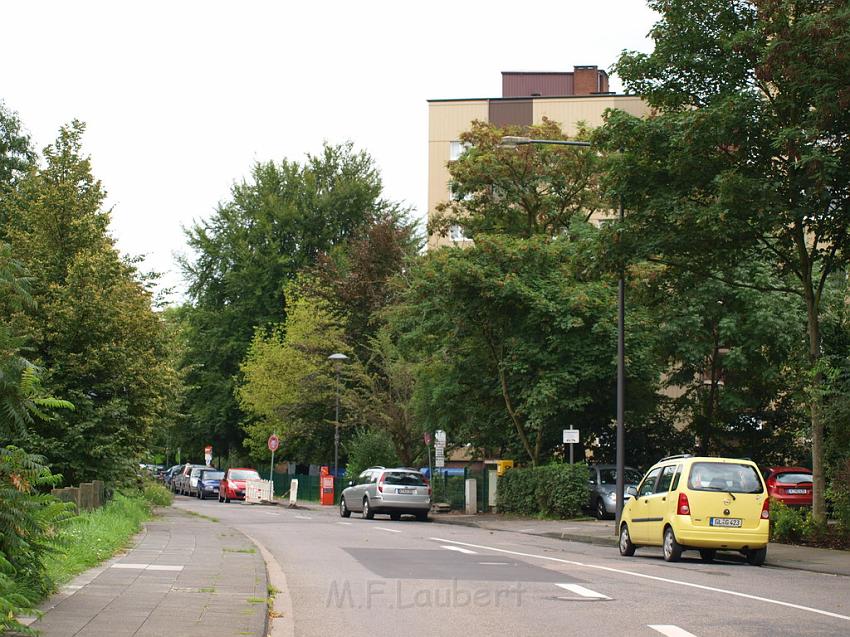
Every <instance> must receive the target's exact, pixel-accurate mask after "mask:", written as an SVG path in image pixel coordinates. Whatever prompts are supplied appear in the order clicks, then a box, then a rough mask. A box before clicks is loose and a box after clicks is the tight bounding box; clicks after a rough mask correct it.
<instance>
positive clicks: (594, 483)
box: [587, 464, 643, 520]
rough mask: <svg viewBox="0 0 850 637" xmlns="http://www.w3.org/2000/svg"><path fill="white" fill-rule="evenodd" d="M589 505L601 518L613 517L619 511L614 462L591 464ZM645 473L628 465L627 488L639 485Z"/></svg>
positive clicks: (626, 474) (626, 473)
mask: <svg viewBox="0 0 850 637" xmlns="http://www.w3.org/2000/svg"><path fill="white" fill-rule="evenodd" d="M589 468H590V479H589V489H588V492H589V494H590V497H589V498H588V501H587V505H588V507H589V508H590V510H591V511H593V513H594V515H596V517H597V518H598V519H599V520H604V519H606V518H613V517H614V515H615V514H616V513H617V467H616V466H615V465H613V464H592V465H590V467H589ZM642 477H643V475H642V474H641V472H640V471H638V470H637V469H634V468H632V467H626V472H625V489H628V488H629V487H637V485H638V483H639V482H640V480H641V478H642Z"/></svg>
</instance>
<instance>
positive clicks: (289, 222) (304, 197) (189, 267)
mask: <svg viewBox="0 0 850 637" xmlns="http://www.w3.org/2000/svg"><path fill="white" fill-rule="evenodd" d="M381 188H382V186H381V179H380V176H379V174H378V171H377V169H376V168H375V165H374V162H373V161H372V159H371V157H369V155H368V154H366V153H365V152H358V151H355V150H354V148H353V146H352V145H351V144H350V143H346V144H342V145H338V146H332V145H325V147H324V148H323V150H322V152H321V153H320V154H318V155H308V156H307V159H306V161H304V162H303V163H298V162H295V161H288V160H284V161H282V162H280V163H274V162H268V163H262V164H257V165H255V166H254V167H253V169H252V172H251V176H250V178H249V179H247V180H245V181H242V182H240V183H238V184H236V185H234V187H233V188H232V191H231V198H230V200H229V201H226V202H224V203H222V204H221V205H219V206H218V208H217V210H216V211H215V213H214V214H213V215H212V217H211V218H210V219H209V220H207V221H204V222H201V223H198V224H196V225H194V226H193V227H192V228H191V229H190V230H189V231H188V232H187V236H188V243H189V246H190V248H192V250H193V251H194V257H193V258H192V259H190V260H186V261H185V262H184V271H185V275H186V277H187V279H188V281H189V297H190V310H189V311H188V312H187V313H186V316H185V320H186V323H187V325H186V328H185V334H186V338H187V351H186V357H185V360H184V366H185V367H186V368H188V369H189V370H190V371H189V372H188V375H187V381H188V382H189V384H190V389H189V392H188V396H187V408H186V409H187V416H188V418H189V421H190V423H189V426H190V427H191V428H192V429H193V430H194V431H196V432H197V437H198V439H197V440H196V443H197V444H198V445H199V446H198V449H200V445H201V444H203V443H205V442H210V443H212V444H213V445H214V446H215V447H216V448H221V449H223V450H224V451H225V452H226V451H227V450H228V449H236V450H239V449H240V448H241V443H242V438H243V435H244V433H243V431H242V421H243V419H244V416H245V415H244V412H243V411H242V410H241V409H240V407H239V404H238V403H237V400H236V393H235V392H236V388H237V386H238V385H239V384H240V382H241V381H240V364H241V363H242V361H243V359H244V358H245V356H246V353H247V352H248V348H249V345H250V343H251V341H252V338H253V337H254V334H255V332H256V329H257V328H258V327H259V328H265V327H268V326H270V325H273V324H277V323H280V322H281V321H282V320H284V319H285V317H286V315H287V311H288V310H287V307H286V304H285V296H284V290H285V288H286V286H287V284H289V283H290V282H292V281H293V280H295V278H296V277H297V275H298V273H299V272H301V271H302V270H303V269H305V268H308V267H310V266H312V265H314V264H315V263H316V261H317V259H318V258H319V256H320V255H321V254H324V253H326V252H328V251H330V250H331V249H332V248H333V247H334V246H337V245H340V244H342V243H344V242H345V241H347V240H349V239H352V238H355V237H361V236H362V233H363V231H364V229H365V228H366V227H368V226H369V224H370V223H371V222H372V221H373V220H374V219H375V218H377V217H380V216H382V215H384V214H385V213H387V212H388V211H390V210H394V209H397V206H395V205H394V204H391V203H389V202H387V201H385V200H384V199H382V197H381Z"/></svg>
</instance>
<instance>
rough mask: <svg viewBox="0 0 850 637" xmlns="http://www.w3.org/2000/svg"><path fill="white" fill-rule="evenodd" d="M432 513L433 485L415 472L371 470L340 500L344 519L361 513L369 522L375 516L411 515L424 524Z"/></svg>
mask: <svg viewBox="0 0 850 637" xmlns="http://www.w3.org/2000/svg"><path fill="white" fill-rule="evenodd" d="M430 510H431V485H429V484H428V481H427V480H426V479H425V476H423V475H422V474H421V473H419V472H418V471H416V470H415V469H405V468H394V469H386V468H384V467H369V468H368V469H366V471H364V472H363V473H361V474H360V475H359V476H358V477H357V480H356V481H354V482H349V486H348V487H347V488H346V489H344V490H343V492H342V496H341V497H340V499H339V514H340V515H341V516H342V517H344V518H347V517H349V516H350V515H351V512H352V511H357V512H360V513H362V514H363V517H364V518H365V519H366V520H371V519H372V518H373V517H375V514H376V513H387V514H389V516H390V518H392V519H393V520H399V519H401V516H402V514H404V513H408V514H411V515H415V516H416V519H417V520H420V521H423V522H425V521H427V520H428V512H429V511H430Z"/></svg>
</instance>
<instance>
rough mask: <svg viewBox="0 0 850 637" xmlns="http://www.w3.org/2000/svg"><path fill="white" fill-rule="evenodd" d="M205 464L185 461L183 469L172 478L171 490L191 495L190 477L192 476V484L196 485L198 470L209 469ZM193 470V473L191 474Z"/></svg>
mask: <svg viewBox="0 0 850 637" xmlns="http://www.w3.org/2000/svg"><path fill="white" fill-rule="evenodd" d="M210 468H211V467H208V466H207V465H205V464H191V463H186V464H185V465H183V469H182V470H181V471H180V473H179V474H177V477H176V478H174V481H173V484H174V488H172V491H174V493H178V494H180V495H192V487H193V483H192V478H194V486H195V487H197V484H198V472H199V471H200V470H202V469H210ZM193 472H194V475H193Z"/></svg>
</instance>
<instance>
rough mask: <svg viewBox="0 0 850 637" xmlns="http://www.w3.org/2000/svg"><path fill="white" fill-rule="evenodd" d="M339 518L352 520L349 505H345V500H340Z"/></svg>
mask: <svg viewBox="0 0 850 637" xmlns="http://www.w3.org/2000/svg"><path fill="white" fill-rule="evenodd" d="M339 517H341V518H350V517H351V511H350V510H349V508H348V505H347V504H346V503H345V498H340V499H339Z"/></svg>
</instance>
